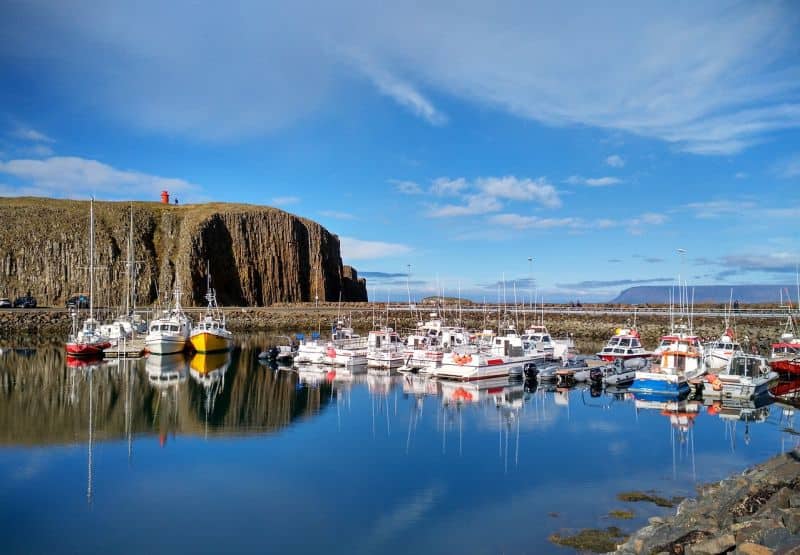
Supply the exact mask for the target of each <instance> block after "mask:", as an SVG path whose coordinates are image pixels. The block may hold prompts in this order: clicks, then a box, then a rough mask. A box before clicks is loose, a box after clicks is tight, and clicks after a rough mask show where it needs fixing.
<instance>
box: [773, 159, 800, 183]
mask: <svg viewBox="0 0 800 555" xmlns="http://www.w3.org/2000/svg"><path fill="white" fill-rule="evenodd" d="M776 173H777V174H778V177H781V178H783V179H793V178H795V177H800V153H798V154H795V155H794V156H792V157H790V158H787V159H786V160H784V161H782V162H781V163H779V164H778V165H777V167H776Z"/></svg>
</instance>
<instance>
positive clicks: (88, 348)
mask: <svg viewBox="0 0 800 555" xmlns="http://www.w3.org/2000/svg"><path fill="white" fill-rule="evenodd" d="M109 347H111V343H110V342H108V341H104V342H101V343H74V342H70V343H67V344H66V350H67V356H69V357H73V358H96V357H102V356H103V351H104V350H105V349H108V348H109Z"/></svg>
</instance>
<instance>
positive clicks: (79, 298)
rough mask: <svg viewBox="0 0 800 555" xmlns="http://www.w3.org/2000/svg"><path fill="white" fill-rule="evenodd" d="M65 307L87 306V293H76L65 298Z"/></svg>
mask: <svg viewBox="0 0 800 555" xmlns="http://www.w3.org/2000/svg"><path fill="white" fill-rule="evenodd" d="M67 308H89V295H87V294H85V293H78V294H77V295H72V296H71V297H70V298H69V299H67Z"/></svg>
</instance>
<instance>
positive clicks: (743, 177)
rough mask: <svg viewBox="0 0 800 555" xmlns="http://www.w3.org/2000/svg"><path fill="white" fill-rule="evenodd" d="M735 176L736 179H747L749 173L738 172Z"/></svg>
mask: <svg viewBox="0 0 800 555" xmlns="http://www.w3.org/2000/svg"><path fill="white" fill-rule="evenodd" d="M733 177H734V178H736V179H747V178H748V177H749V175H748V174H747V173H746V172H736V173H735V174H734V175H733Z"/></svg>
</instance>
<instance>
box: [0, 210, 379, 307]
mask: <svg viewBox="0 0 800 555" xmlns="http://www.w3.org/2000/svg"><path fill="white" fill-rule="evenodd" d="M131 206H132V207H133V259H134V260H135V262H136V273H137V277H136V280H135V281H136V302H137V304H139V305H142V304H145V305H147V304H151V303H153V302H155V301H156V300H158V299H159V298H160V299H161V300H164V299H167V298H168V297H170V296H171V292H172V289H173V288H174V285H175V281H176V279H177V280H178V283H179V285H180V288H181V291H182V292H183V302H184V304H187V305H192V304H194V305H202V304H204V303H205V301H204V298H203V297H204V295H205V289H206V285H205V283H206V263H207V262H208V263H209V264H210V269H211V278H212V285H213V287H214V288H215V289H216V291H217V298H218V300H219V302H220V304H223V305H228V306H231V305H241V306H264V305H269V304H272V303H275V302H302V301H313V300H314V299H315V297H316V296H318V297H319V299H320V300H321V301H326V300H327V301H337V300H339V297H340V295H341V300H343V301H365V300H366V299H367V288H366V282H365V280H363V279H358V276H357V273H356V271H355V270H354V269H353V268H351V267H349V266H343V265H342V259H341V255H340V251H339V238H338V237H337V236H336V235H334V234H332V233H330V232H328V231H327V230H326V229H325V228H323V227H322V226H320V225H319V224H317V223H315V222H312V221H310V220H307V219H305V218H300V217H297V216H294V215H292V214H289V213H287V212H283V211H282V210H278V209H276V208H269V207H262V206H251V205H239V204H195V205H183V206H177V205H168V204H160V203H149V202H134V203H132V204H131V203H127V202H95V249H96V256H95V265H96V266H97V270H96V271H95V302H96V303H97V304H100V305H106V306H121V305H123V304H124V299H125V290H126V287H125V283H126V260H127V244H128V231H129V222H130V216H129V214H130V208H131ZM0 221H2V222H3V225H2V226H0V296H7V297H11V298H14V297H16V296H19V295H23V294H25V293H26V292H28V291H30V292H31V294H32V295H33V296H34V297H36V298H37V300H38V302H39V304H40V305H51V306H63V304H64V302H65V301H66V299H67V298H69V296H70V295H72V294H74V293H77V292H86V291H88V289H89V283H88V280H89V275H88V274H89V272H88V269H87V268H88V266H89V239H88V237H89V202H85V201H84V202H80V201H72V200H57V199H45V198H4V199H0Z"/></svg>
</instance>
